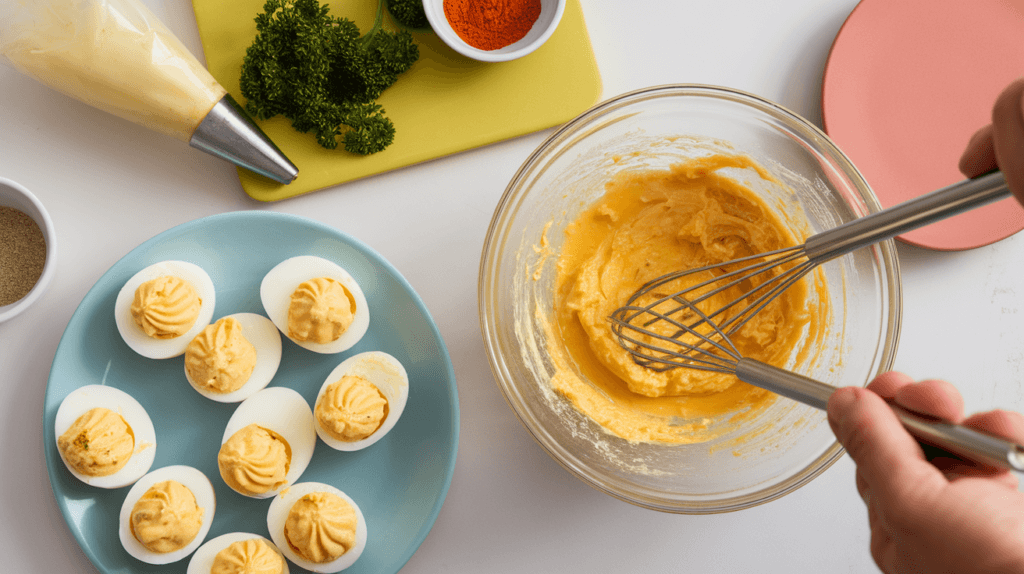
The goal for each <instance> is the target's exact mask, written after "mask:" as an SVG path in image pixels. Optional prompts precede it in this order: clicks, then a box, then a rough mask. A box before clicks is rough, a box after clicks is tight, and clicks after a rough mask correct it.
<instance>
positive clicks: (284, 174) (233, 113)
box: [188, 94, 299, 184]
mask: <svg viewBox="0 0 1024 574" xmlns="http://www.w3.org/2000/svg"><path fill="white" fill-rule="evenodd" d="M188 144H189V145H190V146H192V147H194V148H196V149H200V150H203V151H205V152H206V153H208V154H211V155H215V156H217V157H219V158H222V159H226V160H228V161H230V162H231V163H234V164H236V165H240V166H242V167H244V168H246V169H248V170H251V171H254V172H256V173H258V174H260V175H264V176H266V177H269V178H270V179H273V180H274V181H277V182H280V183H283V184H289V183H291V182H292V181H294V180H295V178H296V177H298V175H299V169H298V168H297V167H295V164H293V163H292V162H291V161H289V160H288V158H287V157H285V155H284V154H283V153H281V150H279V149H277V146H276V145H274V142H272V141H270V138H268V137H267V135H266V134H265V133H263V130H261V129H260V128H259V126H257V125H256V124H255V123H254V122H253V121H252V119H250V118H249V115H248V114H247V113H245V110H244V109H242V107H241V106H239V105H238V102H236V101H235V99H234V98H232V97H231V94H227V95H225V96H224V97H223V98H221V100H220V101H219V102H217V104H216V105H214V106H213V109H211V110H210V112H209V113H208V114H206V117H205V118H203V121H202V122H200V123H199V127H197V128H196V131H195V133H193V134H192V139H190V140H189V142H188Z"/></svg>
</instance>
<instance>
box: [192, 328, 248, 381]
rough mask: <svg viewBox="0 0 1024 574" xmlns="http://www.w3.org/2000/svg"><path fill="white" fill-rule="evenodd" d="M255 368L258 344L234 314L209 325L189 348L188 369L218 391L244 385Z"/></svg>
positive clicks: (195, 376) (195, 377)
mask: <svg viewBox="0 0 1024 574" xmlns="http://www.w3.org/2000/svg"><path fill="white" fill-rule="evenodd" d="M255 368H256V347H254V346H253V344H252V343H250V342H249V340H248V339H246V338H245V335H244V334H243V333H242V324H241V323H239V322H238V320H236V319H234V318H233V317H224V318H222V319H220V320H218V321H217V322H216V323H214V324H212V325H208V326H207V327H206V328H205V329H203V331H202V332H201V333H200V334H199V335H197V336H196V338H195V339H193V340H192V342H190V343H189V344H188V347H186V348H185V370H186V371H187V372H188V375H189V377H190V378H191V379H192V382H193V383H195V384H196V385H197V386H199V387H201V388H204V389H206V390H208V391H211V392H214V393H230V392H234V391H237V390H238V389H240V388H242V387H243V386H244V385H245V383H246V381H248V380H249V377H250V376H251V375H252V371H253V369H255Z"/></svg>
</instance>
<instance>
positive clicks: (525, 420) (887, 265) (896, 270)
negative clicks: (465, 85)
mask: <svg viewBox="0 0 1024 574" xmlns="http://www.w3.org/2000/svg"><path fill="white" fill-rule="evenodd" d="M680 96H683V97H702V98H711V99H719V100H722V99H724V100H729V101H731V102H734V103H739V104H742V105H745V106H747V107H751V108H754V109H755V110H756V111H760V112H762V113H765V114H767V115H769V116H772V117H774V118H776V119H778V120H781V121H782V122H783V123H784V124H785V125H786V126H787V127H789V128H795V131H796V133H797V134H798V135H799V136H800V138H801V139H802V140H804V141H808V140H810V141H811V142H813V143H814V144H816V147H817V153H822V154H825V155H826V156H827V157H829V159H830V160H831V161H833V162H835V163H836V164H837V166H838V167H840V168H841V169H842V171H843V173H844V174H845V175H846V176H847V177H849V178H850V180H851V183H852V184H853V186H854V187H855V188H856V190H857V192H858V199H860V200H861V201H862V202H863V204H864V207H865V209H867V210H868V212H869V213H873V212H876V211H879V210H881V204H880V203H879V201H878V199H877V197H876V196H875V194H874V192H873V191H872V190H871V188H870V186H869V185H868V183H867V181H866V180H865V179H864V177H863V175H862V174H861V173H860V171H859V170H858V169H857V168H856V166H854V165H853V163H852V162H851V161H850V159H849V158H848V157H847V156H846V155H845V154H844V153H843V152H842V150H840V149H839V148H838V146H836V145H835V143H834V142H832V140H831V139H830V138H829V137H828V135H826V134H825V133H824V132H823V131H822V130H821V129H820V128H818V127H817V126H815V125H814V124H812V123H810V122H809V121H808V120H806V119H804V118H803V117H801V116H800V115H798V114H796V113H794V112H792V111H791V110H789V109H788V108H786V107H784V106H781V105H779V104H777V103H775V102H772V101H770V100H767V99H765V98H762V97H760V96H757V95H754V94H751V93H748V92H745V91H742V90H737V89H734V88H727V87H722V86H714V85H709V84H661V85H656V86H650V87H646V88H641V89H637V90H632V91H628V92H624V93H622V94H619V95H617V96H614V97H611V98H609V99H606V100H603V101H601V102H598V103H597V104H595V105H594V106H592V107H591V108H589V109H588V110H586V111H584V112H583V113H581V114H580V115H578V116H577V117H575V118H574V119H572V120H570V121H568V122H566V123H565V124H563V125H562V126H560V127H559V128H557V129H556V130H555V131H554V132H553V133H552V134H551V135H549V136H548V137H547V138H545V139H544V141H543V142H541V143H540V144H539V145H538V146H537V148H535V149H534V150H533V152H532V153H531V154H530V155H529V156H528V157H527V158H526V159H525V160H524V161H523V163H522V164H521V166H520V167H519V169H518V170H517V171H516V173H515V174H514V175H513V177H512V179H511V180H510V181H509V184H508V186H507V187H506V188H505V191H504V193H503V194H502V196H501V198H500V199H499V201H498V203H497V205H496V207H495V210H494V214H493V216H492V219H491V222H490V224H489V226H488V229H487V233H486V236H485V240H484V244H483V249H482V252H481V258H480V267H479V276H478V284H477V302H478V312H479V320H480V328H481V333H482V335H483V341H484V347H485V351H486V354H487V358H488V363H489V365H490V368H491V372H492V375H493V376H494V379H495V382H496V383H497V385H498V387H499V388H500V389H501V393H502V396H503V397H504V399H505V402H506V403H507V404H508V405H509V407H510V408H511V409H512V411H513V412H514V413H515V415H516V417H517V418H518V419H519V422H520V423H521V424H522V426H523V427H524V428H525V429H526V430H527V432H528V433H529V434H530V436H531V437H532V438H533V439H534V441H536V442H537V443H538V444H539V445H540V446H541V448H542V449H543V450H544V451H545V452H547V454H548V455H549V456H550V457H551V458H552V459H554V460H555V461H556V462H557V463H558V464H559V465H561V466H562V467H563V468H565V469H566V470H568V471H569V472H570V474H572V475H573V476H575V477H576V478H578V479H580V480H581V481H582V482H583V483H584V484H587V485H589V486H590V487H592V488H594V489H595V490H598V491H599V492H603V493H605V494H608V495H610V496H612V497H614V498H617V499H619V500H622V501H624V502H628V503H630V504H633V505H636V506H639V507H642V508H648V509H652V510H657V511H661V512H669V513H677V514H714V513H723V512H733V511H737V510H742V509H745V508H751V507H754V506H758V505H761V504H765V503H767V502H770V501H772V500H776V499H778V498H781V497H782V496H785V495H786V494H789V493H791V492H793V491H795V490H797V489H799V488H800V487H802V486H804V485H805V484H807V483H809V482H810V481H811V480H813V479H814V478H816V477H817V476H818V475H820V474H821V473H823V472H824V471H825V470H827V469H828V468H830V467H831V466H832V465H833V464H835V462H836V461H837V460H839V458H840V457H842V455H843V453H844V452H845V449H844V448H843V447H842V445H840V444H839V443H838V441H833V443H832V445H831V446H830V447H829V448H828V449H827V450H826V451H825V452H824V453H823V454H821V455H820V456H819V457H818V458H817V459H815V460H814V461H813V462H812V463H810V464H809V465H807V466H805V467H804V468H802V469H800V471H798V472H796V473H794V474H793V475H790V476H789V477H787V478H785V479H784V480H782V481H780V482H778V483H776V484H774V485H772V486H769V487H767V488H764V489H760V490H757V491H754V492H751V493H748V494H745V495H740V496H736V497H732V498H721V499H716V500H713V501H707V502H706V501H691V500H686V501H679V500H668V499H656V498H653V497H647V496H642V495H637V494H636V493H632V492H629V491H627V490H622V489H619V488H615V487H613V486H611V485H607V484H604V483H603V482H602V481H600V480H597V479H595V477H593V476H590V475H588V474H587V473H586V472H584V469H586V468H587V465H585V464H582V463H579V462H578V460H577V459H576V457H575V456H573V455H572V453H571V452H570V451H568V450H567V449H564V448H562V447H561V445H560V444H558V442H557V441H556V440H554V439H553V438H552V437H551V436H550V435H549V433H547V432H546V430H545V429H544V428H543V426H541V425H538V424H535V422H534V420H533V419H532V417H531V416H529V413H528V410H527V409H526V407H525V406H524V405H521V404H519V402H517V400H518V392H517V389H516V385H515V383H514V381H512V377H511V375H510V374H509V373H508V372H507V366H506V365H505V364H504V363H505V357H504V356H502V354H501V352H500V345H499V343H498V341H497V325H496V322H495V321H494V318H495V314H494V313H493V305H492V302H491V301H490V300H489V298H488V294H489V293H490V291H491V290H493V288H494V287H493V285H494V284H493V282H492V281H491V274H492V271H493V270H492V269H491V267H494V268H496V265H495V262H496V261H497V254H498V253H500V251H496V240H498V239H502V240H506V239H507V237H506V234H504V233H503V234H501V235H499V231H507V225H504V224H507V223H508V222H509V214H510V213H512V212H513V210H512V209H510V206H511V205H512V204H513V202H514V201H515V200H516V199H522V196H523V195H524V194H523V193H521V192H522V190H524V189H525V188H524V186H523V184H524V182H525V181H527V176H528V175H529V174H531V173H532V171H533V170H534V169H535V168H536V167H537V166H538V165H539V164H540V163H541V162H542V160H545V159H547V156H548V154H549V153H550V152H551V150H552V149H553V148H555V149H556V151H559V153H564V152H565V150H564V149H563V150H558V149H557V148H558V146H559V145H560V144H561V143H563V142H565V141H567V140H569V139H570V138H572V137H574V136H578V135H579V134H580V133H583V132H584V131H585V130H588V129H589V130H596V129H599V128H601V127H603V126H604V125H606V124H603V123H601V124H597V125H595V122H597V121H598V120H599V119H601V118H602V117H604V116H606V115H607V114H609V113H611V112H613V111H615V110H617V109H619V108H623V107H628V106H631V105H635V104H637V103H641V102H644V101H646V100H650V99H656V98H665V97H680ZM612 121H615V120H612ZM875 248H877V249H878V253H879V257H880V259H881V263H882V265H880V267H881V270H882V271H883V273H882V279H881V281H882V283H884V284H885V286H886V291H887V294H888V298H887V300H886V301H885V304H886V308H885V311H886V312H887V320H886V322H885V324H884V327H883V328H884V332H883V333H882V334H881V337H880V339H881V341H882V351H881V353H880V356H879V362H878V371H877V372H876V373H875V375H876V376H877V375H878V374H881V373H882V372H885V371H887V370H889V369H891V368H892V365H893V362H894V359H895V355H896V351H897V348H898V346H899V335H900V330H901V321H902V308H903V303H902V286H901V281H900V266H899V260H898V257H897V252H896V248H895V241H894V240H893V239H889V240H886V241H883V242H880V243H878V244H876V246H875ZM885 270H888V271H889V272H888V273H884V271H885ZM866 383H867V381H865V384H866ZM574 463H577V464H574Z"/></svg>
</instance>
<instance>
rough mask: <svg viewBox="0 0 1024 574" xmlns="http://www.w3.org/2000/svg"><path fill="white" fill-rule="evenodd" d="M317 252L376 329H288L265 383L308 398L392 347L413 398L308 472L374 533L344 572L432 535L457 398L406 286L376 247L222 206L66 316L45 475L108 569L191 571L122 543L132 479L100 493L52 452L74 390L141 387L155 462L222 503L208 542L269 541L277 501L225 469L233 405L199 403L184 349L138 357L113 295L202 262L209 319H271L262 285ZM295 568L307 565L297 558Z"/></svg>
mask: <svg viewBox="0 0 1024 574" xmlns="http://www.w3.org/2000/svg"><path fill="white" fill-rule="evenodd" d="M303 254H305V255H318V256H320V257H324V258H326V259H329V260H331V261H334V262H336V263H338V264H339V265H341V266H342V267H344V268H345V269H347V270H348V272H349V273H351V274H352V276H353V277H354V278H355V279H356V281H358V282H359V284H360V286H361V287H362V288H363V291H364V292H365V293H366V298H367V302H368V304H369V308H370V313H371V319H370V328H369V331H368V332H367V333H366V335H365V336H364V337H363V339H362V340H361V341H360V342H359V343H357V344H356V345H355V346H354V347H353V348H351V349H349V350H348V351H345V352H343V353H339V354H337V355H318V354H316V353H312V352H310V351H306V350H305V349H302V348H300V347H298V346H296V345H295V344H294V343H292V342H291V341H289V340H288V339H287V338H284V337H282V339H283V343H284V353H283V358H282V360H281V367H280V369H279V370H278V372H277V375H276V376H275V377H274V380H273V381H271V383H270V385H271V386H287V387H291V388H293V389H295V390H296V391H298V392H299V393H300V394H302V395H303V396H304V397H305V398H306V400H307V401H309V402H310V405H311V406H312V404H313V401H314V400H315V399H316V394H317V391H318V390H319V388H320V385H322V384H323V382H324V380H325V379H326V378H327V375H328V374H329V373H330V372H331V370H332V369H333V368H334V367H335V366H337V365H338V363H340V362H341V361H342V360H344V359H345V358H346V357H349V356H351V355H353V354H355V353H360V352H363V351H370V350H380V351H386V352H388V353H391V354H392V355H394V356H395V357H396V358H397V359H398V360H400V361H401V362H402V364H403V365H404V366H405V368H406V370H407V371H408V373H409V402H408V404H407V406H406V408H405V412H404V413H403V414H402V418H401V419H399V421H398V423H397V425H396V426H395V427H394V429H392V430H391V432H390V433H389V434H388V435H386V436H385V437H384V438H383V439H381V440H380V441H379V442H377V443H376V444H374V445H372V446H371V447H369V448H367V449H365V450H362V451H357V452H338V451H335V450H333V449H331V448H329V447H327V446H326V445H325V444H324V443H323V442H321V441H318V442H317V445H316V450H315V451H314V453H313V460H312V461H311V462H310V465H309V468H308V469H307V470H306V472H305V473H304V474H303V475H302V477H301V478H300V479H299V480H300V481H318V482H326V483H329V484H332V485H334V486H337V487H338V488H340V489H341V490H343V491H345V492H346V493H348V495H349V496H351V497H352V498H353V499H354V500H355V501H356V502H357V503H358V504H359V506H360V508H361V509H362V511H363V513H364V514H365V516H366V522H367V528H368V530H369V539H368V541H367V544H366V549H365V551H364V552H363V555H362V556H361V557H360V558H359V560H358V561H357V562H356V563H355V564H354V565H353V566H352V567H351V568H349V569H348V570H346V571H345V572H346V574H360V573H370V572H372V573H388V574H391V573H394V572H397V571H398V570H399V569H400V568H401V567H402V566H403V565H404V564H405V563H406V562H407V561H408V560H409V558H410V557H411V556H412V554H413V552H415V551H416V548H418V547H419V545H420V543H422V542H423V539H424V538H425V537H426V535H427V532H429V531H430V528H431V526H433V524H434V520H435V519H436V518H437V514H438V512H439V511H440V509H441V504H442V503H443V502H444V498H445V494H446V493H447V492H448V486H449V485H450V484H451V478H452V471H453V470H454V467H455V454H456V448H457V444H458V435H459V407H458V395H457V391H456V386H455V374H454V371H453V370H452V364H451V360H450V359H449V357H448V351H447V349H446V348H445V346H444V342H443V341H442V339H441V335H440V333H439V332H438V330H437V327H436V325H434V322H433V320H432V319H431V318H430V315H429V314H428V312H427V309H426V307H424V305H423V302H422V301H421V300H420V299H419V297H418V296H417V295H416V293H415V292H414V291H413V289H412V287H411V286H410V285H409V284H408V282H406V280H405V279H404V278H403V277H402V276H401V275H400V274H399V273H398V272H397V271H396V270H395V269H394V267H392V266H391V264H390V263H388V262H387V261H386V260H384V259H383V258H382V257H381V256H380V255H379V254H377V253H376V252H374V251H373V250H372V249H370V248H369V247H367V246H366V245H364V244H362V243H360V242H359V241H357V240H356V239H353V238H352V237H349V236H347V235H345V234H343V233H341V232H339V231H337V230H336V229H333V228H331V227H328V226H325V225H322V224H320V223H316V222H313V221H311V220H308V219H304V218H300V217H295V216H289V215H282V214H278V213H272V212H263V211H248V212H236V213H227V214H223V215H216V216H212V217H207V218H204V219H200V220H197V221H193V222H190V223H185V224H182V225H179V226H178V227H175V228H173V229H170V230H168V231H166V232H164V233H161V234H160V235H157V236H156V237H154V238H152V239H150V240H149V241H146V242H145V243H143V244H142V245H140V246H139V247H137V248H136V249H134V250H133V251H131V252H130V253H128V254H127V255H126V256H125V257H124V258H122V259H121V260H120V261H118V262H117V263H116V264H115V265H114V266H113V267H111V268H110V270H109V271H107V272H106V273H105V274H104V275H103V276H102V277H101V278H100V280H99V281H97V282H96V285H95V286H93V288H92V289H91V290H90V291H89V293H88V294H87V295H86V296H85V298H84V299H83V300H82V303H81V304H80V305H79V306H78V310H77V311H75V314H74V315H73V316H72V317H71V321H70V322H69V323H68V326H67V329H66V330H65V331H64V336H63V338H62V339H61V341H60V345H59V346H58V347H57V353H56V355H55V357H54V360H53V366H52V367H51V370H50V378H49V382H48V384H47V387H46V400H45V411H44V416H43V425H44V435H45V437H46V438H45V448H44V452H45V456H46V465H47V470H48V471H49V474H50V483H51V485H52V486H53V492H54V494H55V496H56V498H57V504H58V505H59V506H60V509H61V511H62V512H63V513H64V518H65V519H66V520H67V523H68V527H69V528H70V529H71V532H72V533H73V534H74V536H75V538H77V539H78V542H79V544H81V546H82V549H83V550H84V551H85V553H86V555H88V556H89V558H90V559H91V560H92V562H93V564H95V565H96V567H97V568H98V569H99V570H100V571H101V572H104V573H106V574H111V573H129V572H140V573H141V572H146V573H149V572H184V571H185V566H186V565H187V564H188V559H185V560H182V561H180V562H178V563H175V564H170V565H167V566H150V565H148V564H145V563H142V562H139V561H138V560H136V559H134V558H132V557H131V556H129V555H128V553H127V552H125V550H124V549H123V548H122V547H121V543H120V542H119V540H118V535H117V519H118V513H119V511H120V508H121V503H122V501H123V500H124V497H125V495H126V494H127V493H128V489H129V487H124V488H121V489H116V490H103V489H98V488H92V487H89V486H86V485H85V484H83V483H81V482H79V481H78V480H77V479H76V478H75V477H74V476H72V475H71V473H70V472H68V471H67V469H66V468H65V467H64V464H63V463H62V462H61V460H60V456H59V454H58V453H57V447H56V438H55V436H54V428H53V425H54V417H55V416H56V413H57V408H58V407H59V406H60V402H61V400H62V399H63V398H64V397H65V396H66V395H67V394H68V393H69V392H71V391H72V390H74V389H76V388H78V387H80V386H83V385H89V384H106V385H110V386H112V387H117V388H120V389H122V390H124V391H127V392H128V393H129V394H131V395H132V396H134V397H135V398H136V399H137V400H138V401H139V402H140V403H142V405H143V406H144V407H145V408H146V410H147V411H149V415H150V417H151V418H152V419H153V425H154V426H155V428H156V436H157V450H156V460H155V462H154V463H153V469H156V468H160V467H162V466H167V465H172V464H188V465H191V466H194V467H196V468H198V469H199V470H201V471H203V472H204V473H206V475H207V476H208V477H209V478H210V480H211V481H212V482H213V484H214V488H215V491H216V495H217V508H216V513H215V516H214V521H213V524H212V527H211V529H210V533H209V535H208V537H207V539H211V538H214V537H216V536H219V535H221V534H225V533H228V532H232V531H245V532H254V533H258V534H261V535H263V536H266V537H268V538H269V532H268V531H267V519H266V512H267V508H268V506H269V505H270V500H254V499H249V498H246V497H243V496H241V495H239V494H237V493H235V492H234V491H233V490H231V489H230V488H228V487H227V486H226V485H225V484H224V481H223V480H222V479H221V478H220V474H219V472H218V470H217V451H218V449H219V448H220V438H221V435H222V434H223V433H224V426H225V424H226V423H227V420H228V417H230V415H231V413H232V412H233V411H234V409H235V407H236V406H237V405H234V404H221V403H216V402H214V401H211V400H209V399H206V398H203V397H202V396H200V395H199V393H197V392H195V391H194V390H193V389H192V388H191V387H190V386H189V384H188V382H186V380H185V375H184V364H183V358H182V357H177V358H174V359H165V360H153V359H146V358H144V357H141V356H139V355H137V354H136V353H135V352H133V351H132V350H131V349H130V348H129V347H128V345H126V344H125V343H124V341H123V340H122V339H121V336H120V335H119V334H118V332H117V328H116V326H115V325H114V299H115V298H116V296H117V292H118V291H119V290H120V288H121V286H122V285H123V284H124V282H125V281H127V280H128V278H130V277H131V276H132V275H133V274H134V273H135V272H136V271H138V270H140V269H142V268H143V267H146V266H147V265H150V264H152V263H155V262H158V261H162V260H166V259H181V260H185V261H190V262H192V263H195V264H197V265H199V266H201V267H202V268H204V269H205V270H206V271H207V273H209V274H210V277H211V278H212V279H213V283H214V285H215V286H216V288H217V302H216V309H215V311H214V320H216V319H217V318H219V317H222V316H224V315H228V314H231V313H238V312H245V311H248V312H252V313H260V314H263V315H265V314H266V313H265V311H264V310H263V306H262V304H261V303H260V296H259V285H260V281H261V280H262V279H263V276H264V275H265V274H266V273H267V271H269V270H270V269H271V268H272V267H273V266H274V265H276V264H277V263H279V262H280V261H282V260H284V259H287V258H288V257H292V256H295V255H303ZM290 566H291V571H292V572H293V573H295V572H305V570H303V569H301V568H298V567H296V566H295V565H294V564H292V565H290Z"/></svg>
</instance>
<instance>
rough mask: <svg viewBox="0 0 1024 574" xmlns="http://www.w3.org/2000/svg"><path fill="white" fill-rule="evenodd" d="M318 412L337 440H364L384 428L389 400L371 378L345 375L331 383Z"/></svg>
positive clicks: (320, 418) (315, 412)
mask: <svg viewBox="0 0 1024 574" xmlns="http://www.w3.org/2000/svg"><path fill="white" fill-rule="evenodd" d="M314 415H315V416H316V418H317V420H318V421H319V422H320V425H321V426H322V427H323V429H324V430H325V431H327V434H329V435H331V436H332V437H334V438H335V439H336V440H341V441H348V442H354V441H358V440H363V439H364V438H367V437H368V436H370V435H372V434H373V433H374V431H376V430H377V429H378V428H380V425H381V423H383V422H384V419H385V418H387V416H388V400H387V398H385V397H384V395H383V394H382V393H381V392H380V389H378V388H377V387H376V386H374V384H373V383H371V382H370V381H368V380H366V379H364V378H363V377H360V376H358V375H345V376H344V377H342V378H341V379H339V380H337V381H335V382H333V383H331V384H330V385H328V386H327V389H326V390H325V391H324V394H323V396H322V397H321V398H320V400H319V401H317V403H316V409H315V410H314Z"/></svg>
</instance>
